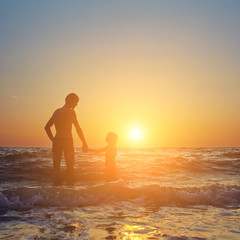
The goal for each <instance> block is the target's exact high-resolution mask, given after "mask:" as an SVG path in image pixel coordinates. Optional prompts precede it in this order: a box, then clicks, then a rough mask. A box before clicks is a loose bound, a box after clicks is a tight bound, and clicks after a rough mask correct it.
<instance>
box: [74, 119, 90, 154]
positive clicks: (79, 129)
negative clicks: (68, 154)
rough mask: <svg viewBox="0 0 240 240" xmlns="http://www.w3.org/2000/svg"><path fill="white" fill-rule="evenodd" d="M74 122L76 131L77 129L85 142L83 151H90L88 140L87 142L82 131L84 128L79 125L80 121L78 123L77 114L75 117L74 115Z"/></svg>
mask: <svg viewBox="0 0 240 240" xmlns="http://www.w3.org/2000/svg"><path fill="white" fill-rule="evenodd" d="M73 124H74V126H75V128H76V131H77V134H78V136H79V138H80V139H81V141H82V144H83V145H82V150H83V152H87V151H88V146H87V142H86V140H85V137H84V135H83V131H82V129H81V128H80V126H79V123H78V120H77V117H76V115H75V117H74V121H73Z"/></svg>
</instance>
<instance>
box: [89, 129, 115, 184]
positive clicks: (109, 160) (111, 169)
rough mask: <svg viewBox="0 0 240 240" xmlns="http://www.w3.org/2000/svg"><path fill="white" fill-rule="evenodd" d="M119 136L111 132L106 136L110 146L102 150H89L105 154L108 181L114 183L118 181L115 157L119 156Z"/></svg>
mask: <svg viewBox="0 0 240 240" xmlns="http://www.w3.org/2000/svg"><path fill="white" fill-rule="evenodd" d="M117 138H118V136H117V134H115V133H113V132H109V133H108V134H107V136H106V139H105V141H106V143H107V144H108V145H107V146H106V147H104V148H100V149H89V151H92V152H96V153H99V152H105V169H106V180H107V181H112V180H117V179H118V176H117V175H118V173H117V167H116V163H115V157H116V155H117V151H116V143H117Z"/></svg>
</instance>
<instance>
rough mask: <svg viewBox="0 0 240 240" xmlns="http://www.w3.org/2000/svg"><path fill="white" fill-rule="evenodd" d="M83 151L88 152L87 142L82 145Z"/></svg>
mask: <svg viewBox="0 0 240 240" xmlns="http://www.w3.org/2000/svg"><path fill="white" fill-rule="evenodd" d="M82 151H83V152H85V153H86V152H88V145H87V144H86V143H84V144H83V145H82Z"/></svg>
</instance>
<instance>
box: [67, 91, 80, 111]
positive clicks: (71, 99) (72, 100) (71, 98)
mask: <svg viewBox="0 0 240 240" xmlns="http://www.w3.org/2000/svg"><path fill="white" fill-rule="evenodd" d="M78 101H79V97H78V95H77V94H75V93H70V94H68V95H67V96H66V98H65V102H66V105H67V106H69V107H70V108H75V107H76V106H77V103H78Z"/></svg>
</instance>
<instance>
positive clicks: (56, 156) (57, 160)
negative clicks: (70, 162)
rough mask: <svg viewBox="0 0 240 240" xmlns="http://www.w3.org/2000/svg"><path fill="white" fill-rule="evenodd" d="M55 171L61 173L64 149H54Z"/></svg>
mask: <svg viewBox="0 0 240 240" xmlns="http://www.w3.org/2000/svg"><path fill="white" fill-rule="evenodd" d="M52 156H53V172H54V173H59V172H60V166H61V158H62V151H53V153H52Z"/></svg>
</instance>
